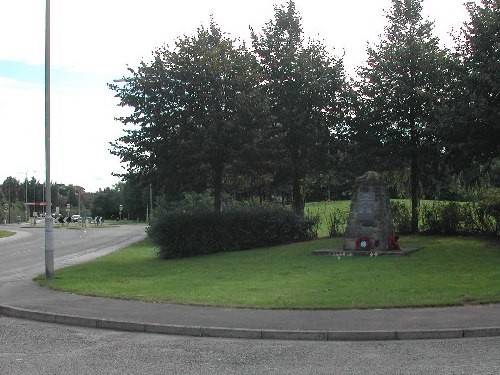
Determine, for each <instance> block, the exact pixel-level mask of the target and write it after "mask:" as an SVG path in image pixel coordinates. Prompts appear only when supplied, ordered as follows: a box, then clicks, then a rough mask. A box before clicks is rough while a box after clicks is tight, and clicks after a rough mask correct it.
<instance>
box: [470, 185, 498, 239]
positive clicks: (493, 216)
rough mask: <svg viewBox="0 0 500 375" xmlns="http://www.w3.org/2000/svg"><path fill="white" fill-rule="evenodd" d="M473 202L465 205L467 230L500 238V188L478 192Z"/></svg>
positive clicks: (475, 192) (474, 193)
mask: <svg viewBox="0 0 500 375" xmlns="http://www.w3.org/2000/svg"><path fill="white" fill-rule="evenodd" d="M471 200H472V202H470V203H467V204H465V205H464V216H465V223H464V225H465V228H466V229H465V230H466V231H467V232H470V233H481V234H487V235H494V236H500V188H490V189H479V190H476V191H474V192H472V197H471Z"/></svg>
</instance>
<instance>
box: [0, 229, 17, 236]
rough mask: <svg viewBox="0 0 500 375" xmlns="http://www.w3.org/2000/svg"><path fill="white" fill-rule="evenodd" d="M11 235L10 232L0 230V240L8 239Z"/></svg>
mask: <svg viewBox="0 0 500 375" xmlns="http://www.w3.org/2000/svg"><path fill="white" fill-rule="evenodd" d="M13 234H14V232H11V231H10V230H0V238H3V237H10V236H12V235H13Z"/></svg>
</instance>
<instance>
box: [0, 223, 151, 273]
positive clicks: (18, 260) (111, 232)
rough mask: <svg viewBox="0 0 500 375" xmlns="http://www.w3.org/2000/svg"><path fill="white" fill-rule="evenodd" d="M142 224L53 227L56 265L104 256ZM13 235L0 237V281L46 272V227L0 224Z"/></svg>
mask: <svg viewBox="0 0 500 375" xmlns="http://www.w3.org/2000/svg"><path fill="white" fill-rule="evenodd" d="M145 228H146V226H145V225H121V226H120V225H116V226H110V227H97V228H96V227H93V226H89V227H86V228H79V229H68V228H54V232H53V233H54V259H55V267H56V269H57V268H58V267H62V266H65V265H69V264H74V263H77V262H82V261H85V260H89V259H92V258H95V257H97V256H101V255H104V253H105V252H109V251H112V250H116V249H118V248H120V247H123V245H124V244H125V245H126V244H128V243H129V242H130V241H131V239H133V238H134V237H136V236H137V234H141V233H142V234H144V235H145ZM0 229H6V230H11V231H16V234H15V235H13V236H10V237H7V238H2V239H0V282H2V281H6V280H8V279H9V280H10V279H18V278H27V277H33V276H36V275H37V274H40V273H43V272H45V255H44V251H45V229H44V228H43V227H40V228H21V227H20V226H18V225H0Z"/></svg>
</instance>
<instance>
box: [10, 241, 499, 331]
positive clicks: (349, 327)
mask: <svg viewBox="0 0 500 375" xmlns="http://www.w3.org/2000/svg"><path fill="white" fill-rule="evenodd" d="M110 250H113V249H110ZM114 250H116V249H114ZM64 265H65V264H64V263H63V262H62V263H59V265H58V264H57V263H56V268H57V267H58V266H64ZM0 316H8V317H14V318H22V319H30V320H35V321H42V322H50V323H59V324H67V325H74V326H81V327H92V328H100V329H113V330H123V331H132V332H146V333H160V334H173V335H187V336H206V337H222V338H242V339H283V340H286V339H289V340H344V341H353V340H406V339H448V338H463V337H486V336H500V304H491V305H471V306H456V307H439V308H398V309H366V310H359V309H355V310H265V309H242V308H218V307H204V306H186V305H176V304H164V303H148V302H139V301H127V300H120V299H111V298H100V297H88V296H81V295H76V294H71V293H63V292H57V291H53V290H50V289H47V288H44V287H41V286H39V285H38V284H36V283H34V282H33V281H32V280H31V278H29V277H25V276H24V277H21V276H17V277H9V278H4V279H2V282H1V283H0Z"/></svg>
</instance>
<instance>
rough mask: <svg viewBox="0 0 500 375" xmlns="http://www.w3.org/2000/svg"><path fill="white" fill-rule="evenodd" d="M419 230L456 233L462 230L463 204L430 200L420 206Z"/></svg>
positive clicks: (432, 232) (434, 232)
mask: <svg viewBox="0 0 500 375" xmlns="http://www.w3.org/2000/svg"><path fill="white" fill-rule="evenodd" d="M420 209H421V222H422V225H421V232H423V233H427V234H458V233H463V232H464V228H465V225H464V219H465V214H464V209H463V205H461V204H459V203H456V202H448V203H445V202H432V204H426V205H422V206H421V208H420Z"/></svg>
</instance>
